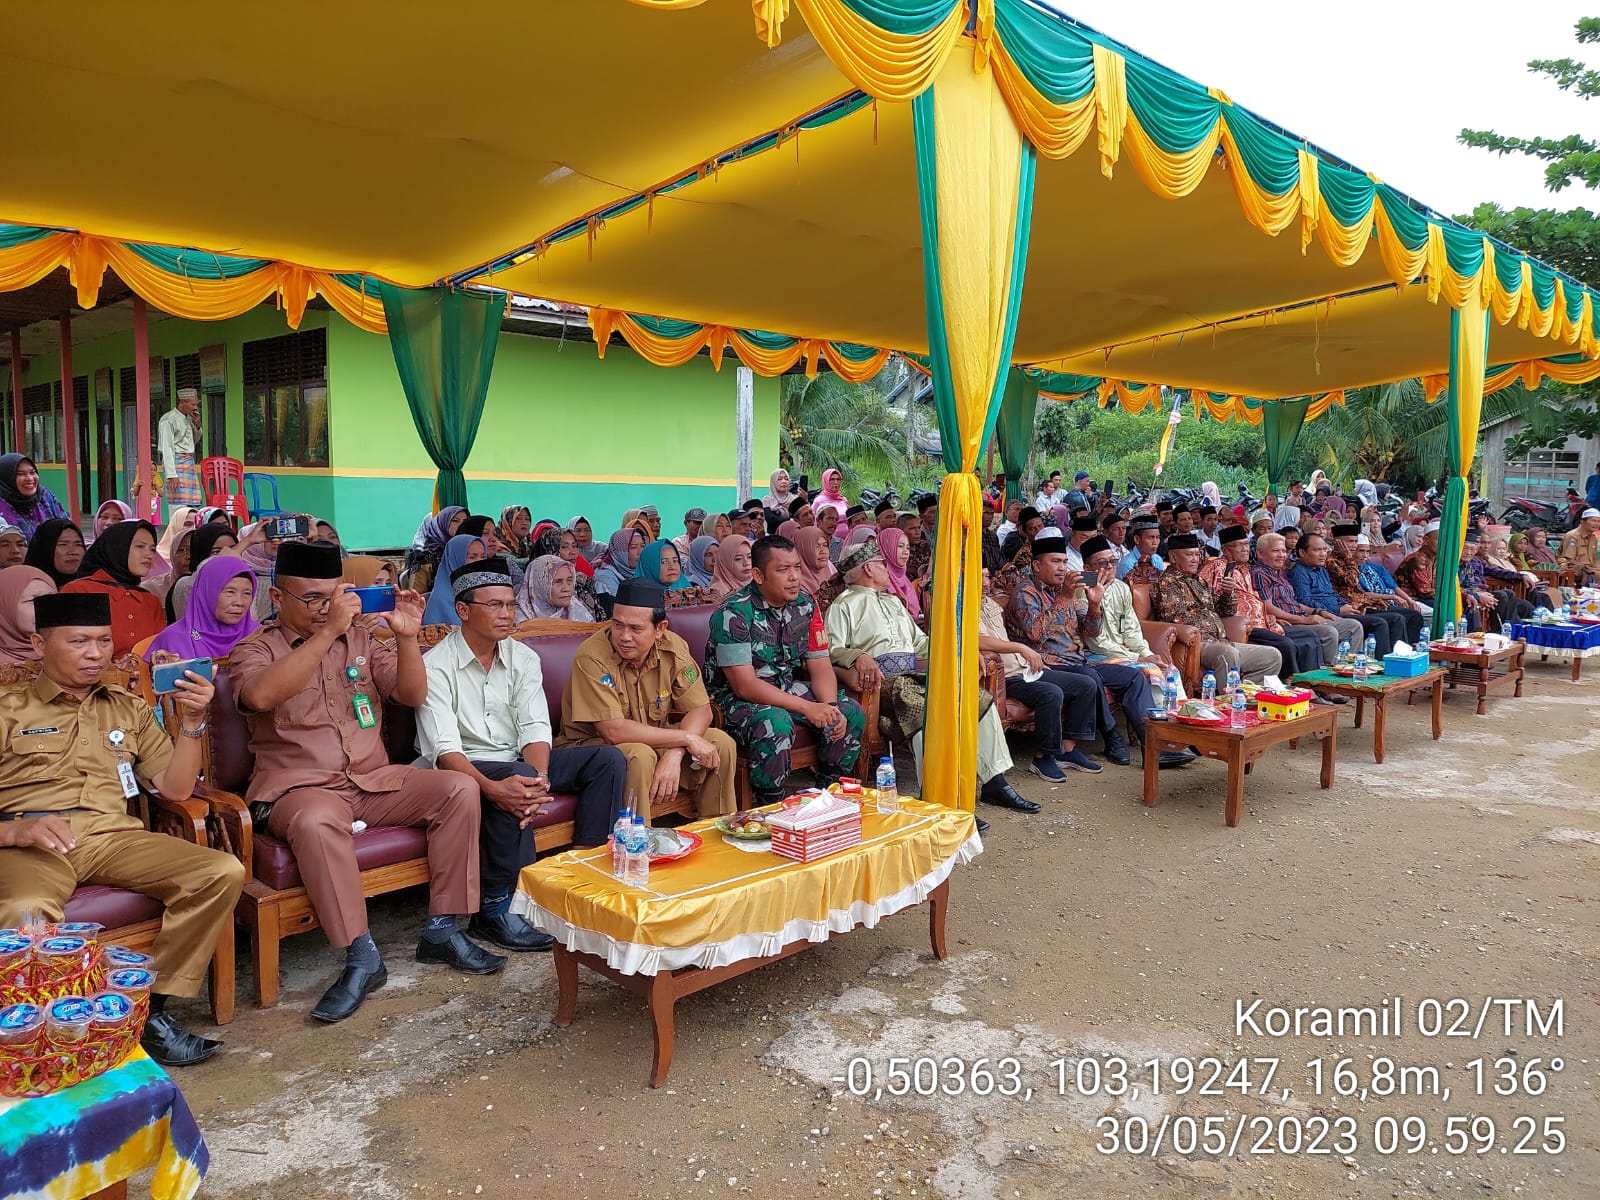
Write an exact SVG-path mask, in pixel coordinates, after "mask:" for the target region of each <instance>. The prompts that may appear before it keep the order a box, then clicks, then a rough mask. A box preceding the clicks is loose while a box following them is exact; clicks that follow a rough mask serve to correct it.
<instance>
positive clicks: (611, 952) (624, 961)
mask: <svg viewBox="0 0 1600 1200" xmlns="http://www.w3.org/2000/svg"><path fill="white" fill-rule="evenodd" d="M982 853H983V839H982V838H980V837H979V836H978V835H977V834H976V833H974V834H973V835H972V836H971V837H970V838H968V839H967V840H966V841H965V842H963V843H962V845H961V847H960V849H958V850H957V851H956V852H955V853H954V854H952V855H951V856H950V857H949V858H948V859H947V860H945V861H944V862H943V863H941V864H940V865H939V866H938V867H936V868H934V870H932V871H931V872H929V873H928V874H927V875H924V876H923V877H922V878H921V879H919V880H917V881H916V882H915V883H913V884H911V885H909V886H907V887H905V888H902V889H901V890H900V891H898V892H895V893H894V894H893V895H891V896H885V897H883V898H882V899H881V900H879V901H878V902H877V903H876V904H871V903H868V902H867V901H864V900H856V901H852V902H851V904H850V907H849V908H842V909H839V908H836V909H833V910H831V911H830V912H829V913H828V915H827V917H826V919H824V920H820V921H812V920H807V919H805V918H799V917H797V918H796V919H795V920H793V921H790V922H789V923H788V924H786V925H784V927H783V928H782V929H779V930H777V931H775V932H772V933H742V934H739V935H738V936H736V937H732V938H729V939H728V940H727V941H725V942H704V943H701V944H698V945H693V946H646V945H642V944H640V943H638V942H619V941H617V940H616V939H615V938H612V937H610V936H608V935H606V934H604V933H599V932H597V931H596V930H593V929H581V928H579V927H578V926H576V925H570V924H568V923H567V922H566V921H564V920H562V918H560V917H558V916H556V915H555V914H554V913H552V912H550V911H549V910H548V909H546V908H543V907H541V906H540V905H538V904H535V903H533V901H532V900H531V899H530V898H529V896H528V894H527V893H526V892H523V891H520V890H519V891H518V892H517V893H516V894H515V895H514V896H513V898H512V901H511V911H512V912H515V913H519V914H521V915H522V916H525V917H527V918H528V920H529V921H531V922H532V923H533V924H534V925H536V926H538V927H539V928H540V929H542V930H544V931H545V932H546V933H551V934H554V935H555V938H556V940H557V941H558V942H560V943H561V944H562V945H563V946H565V947H566V948H567V949H568V950H576V951H580V952H582V953H584V954H593V955H594V956H595V957H596V958H603V959H605V961H606V965H607V966H609V967H611V968H612V969H613V970H615V971H620V972H621V973H622V974H624V975H655V974H658V973H659V972H661V971H676V970H679V969H680V968H682V967H726V966H729V965H730V964H732V963H736V962H743V961H744V960H745V959H747V958H765V957H767V956H768V955H771V954H776V953H778V952H779V951H780V950H782V949H783V948H784V947H785V946H790V945H793V944H794V943H795V942H825V941H827V940H828V937H829V935H831V934H835V933H848V932H849V931H850V930H852V929H854V928H855V927H856V926H858V925H865V926H866V927H867V928H868V929H871V928H873V927H874V926H876V925H877V924H878V922H879V921H881V920H883V918H884V917H890V916H893V915H894V914H895V913H897V912H900V911H902V910H904V909H907V908H911V907H914V906H915V905H918V904H921V903H922V902H923V901H924V900H926V899H927V898H928V896H929V894H930V893H931V892H932V891H933V890H934V889H935V888H937V887H938V886H939V885H940V884H941V883H943V882H944V881H945V880H946V879H948V878H949V877H950V872H951V871H953V870H955V868H956V866H957V865H958V864H962V863H969V862H971V861H972V860H973V859H974V858H976V857H977V856H978V855H979V854H982Z"/></svg>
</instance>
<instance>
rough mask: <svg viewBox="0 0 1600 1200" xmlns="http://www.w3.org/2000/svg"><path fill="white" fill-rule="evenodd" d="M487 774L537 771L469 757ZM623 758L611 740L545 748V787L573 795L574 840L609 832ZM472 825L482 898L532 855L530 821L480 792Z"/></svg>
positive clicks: (597, 841)
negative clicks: (575, 803) (479, 814)
mask: <svg viewBox="0 0 1600 1200" xmlns="http://www.w3.org/2000/svg"><path fill="white" fill-rule="evenodd" d="M472 765H473V766H474V767H476V768H478V770H479V771H481V772H483V774H484V775H486V776H487V777H488V778H490V779H494V780H500V779H510V778H511V777H512V776H513V775H523V776H527V777H528V778H531V779H537V778H538V777H539V769H538V768H537V767H533V766H530V765H528V764H527V763H525V762H474V763H473V764H472ZM627 774H628V760H627V759H626V758H625V757H624V756H623V753H622V751H621V750H618V749H617V748H616V747H615V746H567V747H563V748H562V749H559V750H551V751H550V790H551V791H552V792H561V793H567V794H572V793H575V794H576V795H577V797H578V810H577V812H576V813H575V814H574V816H573V833H572V841H573V844H574V845H577V846H598V845H601V844H602V843H603V842H604V841H605V840H606V838H608V837H610V836H611V827H612V826H613V825H615V824H616V822H617V814H618V813H620V812H621V811H622V785H623V781H624V780H625V779H626V778H627ZM482 804H483V819H482V821H481V822H480V823H479V826H478V863H479V867H478V871H479V877H480V879H481V881H482V892H483V895H484V897H485V898H487V897H491V896H504V895H506V894H507V893H508V892H510V891H512V890H514V889H515V888H516V886H517V875H518V874H519V873H520V872H521V870H522V868H523V867H525V866H527V865H528V864H529V863H531V862H532V861H533V860H534V858H535V851H534V846H533V827H532V826H531V825H530V826H529V827H528V828H526V829H523V828H521V821H520V819H519V818H518V817H517V816H515V815H514V814H512V813H508V812H507V811H506V810H505V809H503V808H501V807H500V806H499V805H498V804H496V803H495V802H494V801H493V800H490V799H488V798H487V797H485V798H484V799H483V801H482Z"/></svg>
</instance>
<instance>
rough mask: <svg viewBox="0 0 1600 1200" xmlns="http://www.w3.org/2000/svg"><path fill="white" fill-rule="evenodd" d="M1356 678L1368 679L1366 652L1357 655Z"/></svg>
mask: <svg viewBox="0 0 1600 1200" xmlns="http://www.w3.org/2000/svg"><path fill="white" fill-rule="evenodd" d="M1355 677H1356V678H1357V679H1365V678H1366V677H1367V652H1366V651H1365V650H1363V651H1361V652H1360V653H1358V654H1357V655H1356V675H1355Z"/></svg>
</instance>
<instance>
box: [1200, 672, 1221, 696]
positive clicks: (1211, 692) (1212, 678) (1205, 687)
mask: <svg viewBox="0 0 1600 1200" xmlns="http://www.w3.org/2000/svg"><path fill="white" fill-rule="evenodd" d="M1216 698H1217V677H1216V675H1215V674H1214V673H1213V672H1211V671H1207V672H1206V677H1205V678H1204V679H1202V680H1201V681H1200V699H1202V700H1204V701H1205V702H1206V703H1207V704H1210V703H1211V702H1212V701H1213V700H1215V699H1216Z"/></svg>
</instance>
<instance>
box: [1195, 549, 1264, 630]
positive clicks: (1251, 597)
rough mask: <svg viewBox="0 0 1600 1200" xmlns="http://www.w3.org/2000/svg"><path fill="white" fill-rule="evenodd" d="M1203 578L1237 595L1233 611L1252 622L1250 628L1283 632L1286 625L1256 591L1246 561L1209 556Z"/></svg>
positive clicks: (1220, 589)
mask: <svg viewBox="0 0 1600 1200" xmlns="http://www.w3.org/2000/svg"><path fill="white" fill-rule="evenodd" d="M1200 578H1201V579H1203V580H1205V581H1206V583H1208V584H1209V585H1210V586H1211V587H1213V588H1215V589H1216V591H1217V592H1218V593H1222V592H1228V593H1230V594H1232V596H1233V598H1234V611H1235V612H1237V613H1238V614H1239V615H1240V616H1242V617H1243V618H1244V619H1245V620H1247V621H1249V622H1250V628H1251V629H1265V630H1267V631H1268V632H1269V633H1282V632H1283V626H1282V625H1280V624H1278V622H1277V621H1275V620H1274V619H1273V618H1271V617H1269V616H1268V615H1267V606H1266V605H1265V604H1263V603H1262V602H1261V596H1260V595H1259V593H1257V592H1256V585H1255V580H1253V579H1252V578H1251V577H1250V567H1249V566H1248V564H1246V563H1236V562H1229V561H1228V560H1227V559H1225V558H1208V559H1206V561H1205V562H1204V563H1202V564H1201V566H1200Z"/></svg>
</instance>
